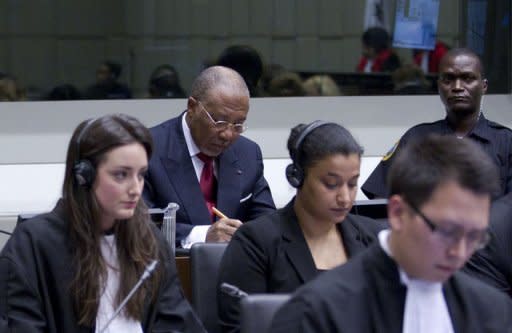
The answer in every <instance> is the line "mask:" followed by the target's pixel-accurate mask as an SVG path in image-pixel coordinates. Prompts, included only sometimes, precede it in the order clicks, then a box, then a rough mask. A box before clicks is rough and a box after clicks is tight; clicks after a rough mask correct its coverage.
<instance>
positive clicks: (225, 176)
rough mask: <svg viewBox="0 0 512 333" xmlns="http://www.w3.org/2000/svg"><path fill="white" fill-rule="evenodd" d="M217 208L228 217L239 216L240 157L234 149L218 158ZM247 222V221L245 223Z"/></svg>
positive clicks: (241, 174) (229, 149)
mask: <svg viewBox="0 0 512 333" xmlns="http://www.w3.org/2000/svg"><path fill="white" fill-rule="evenodd" d="M217 163H218V165H217V186H218V189H217V207H218V208H219V210H220V211H222V212H223V213H224V214H225V215H226V216H228V217H234V216H236V215H237V210H238V206H239V204H240V198H241V194H242V193H241V188H240V177H243V176H244V175H243V173H242V170H240V169H239V167H238V156H237V155H236V154H235V151H234V149H232V148H228V149H227V150H226V151H224V152H223V153H222V154H221V155H220V156H219V157H218V158H217ZM243 222H246V221H243Z"/></svg>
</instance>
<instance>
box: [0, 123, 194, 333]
mask: <svg viewBox="0 0 512 333" xmlns="http://www.w3.org/2000/svg"><path fill="white" fill-rule="evenodd" d="M152 149H153V146H152V141H151V135H150V133H149V130H148V129H147V128H146V127H144V126H143V125H142V124H141V123H140V122H139V121H138V120H136V119H135V118H133V117H130V116H126V115H107V116H103V117H100V118H96V119H91V120H88V121H84V122H82V123H81V124H80V125H79V126H78V127H77V128H76V129H75V131H74V133H73V135H72V137H71V140H70V142H69V146H68V152H67V157H66V168H65V175H64V184H63V188H62V198H61V199H60V200H59V201H58V203H57V205H56V206H55V208H54V209H53V210H52V211H51V212H50V213H47V214H43V215H39V216H36V217H34V218H33V219H31V220H28V221H25V222H23V223H21V224H19V225H18V226H17V227H16V229H15V231H14V233H13V235H12V236H11V238H10V239H9V241H8V242H7V244H6V245H5V247H4V249H3V250H2V252H1V254H0V271H1V272H5V273H6V274H5V275H3V276H2V278H0V290H2V291H5V295H6V297H5V298H2V302H5V303H4V304H6V306H5V307H0V317H1V318H7V322H8V327H9V328H10V329H11V330H12V331H13V332H48V333H57V332H100V331H101V330H102V328H104V327H105V326H106V325H107V324H108V323H109V318H114V320H113V321H111V322H110V325H109V326H108V329H107V330H106V331H105V332H138V333H139V332H143V331H144V332H156V331H162V332H163V331H165V332H170V331H173V332H178V331H179V332H204V330H203V328H202V326H201V324H200V322H199V321H198V319H197V317H196V316H195V314H194V313H193V311H192V309H191V307H190V306H189V304H188V302H187V301H186V300H185V298H184V296H183V292H182V290H181V287H180V284H179V282H178V277H177V273H176V266H175V261H174V258H173V254H172V252H171V249H170V247H169V244H168V243H167V241H166V240H165V239H164V238H163V235H162V234H161V232H160V231H159V230H158V229H157V228H156V227H155V225H154V224H153V223H151V222H150V221H149V214H148V211H147V208H146V205H145V204H144V201H143V200H141V195H142V188H143V186H144V174H145V172H146V171H147V168H148V158H149V157H150V156H151V152H152ZM155 260H156V261H157V262H156V266H154V261H155ZM150 267H153V270H152V274H150V275H149V276H148V277H147V278H146V279H145V280H144V282H143V284H142V286H141V288H139V289H138V290H137V291H136V292H135V293H134V294H133V296H132V297H131V298H130V299H129V300H128V302H127V303H126V306H125V307H124V308H123V309H122V311H121V312H120V313H119V315H117V316H115V317H114V313H115V309H116V308H118V307H119V306H120V304H121V301H122V300H123V299H124V298H125V297H126V296H127V295H128V294H129V293H130V291H131V290H132V288H133V287H134V286H135V285H136V284H137V282H138V281H140V278H141V276H142V275H143V273H146V272H149V271H150ZM2 311H5V312H2Z"/></svg>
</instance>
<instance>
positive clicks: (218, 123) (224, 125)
mask: <svg viewBox="0 0 512 333" xmlns="http://www.w3.org/2000/svg"><path fill="white" fill-rule="evenodd" d="M197 103H198V104H199V105H200V106H201V108H202V109H203V111H204V112H205V113H206V115H207V116H208V118H209V119H210V121H211V122H212V124H213V126H214V127H215V129H216V130H217V131H219V132H222V131H225V130H227V129H228V128H230V127H231V128H232V129H233V132H235V133H237V134H241V133H243V132H245V130H247V126H246V125H245V124H240V123H239V124H233V123H230V122H229V121H225V120H215V119H213V117H212V115H211V114H210V112H208V110H206V108H205V107H204V105H203V103H201V101H197Z"/></svg>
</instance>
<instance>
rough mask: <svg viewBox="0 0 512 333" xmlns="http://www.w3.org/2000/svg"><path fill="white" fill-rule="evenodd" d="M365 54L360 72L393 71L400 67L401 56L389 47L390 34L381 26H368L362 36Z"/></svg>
mask: <svg viewBox="0 0 512 333" xmlns="http://www.w3.org/2000/svg"><path fill="white" fill-rule="evenodd" d="M361 41H362V43H363V55H362V57H361V59H360V60H359V64H358V65H357V71H358V72H364V73H374V72H392V71H394V70H395V69H397V68H399V67H400V58H398V56H397V55H396V54H395V53H394V52H393V51H392V50H391V48H390V47H389V41H390V38H389V34H388V32H387V31H386V30H384V29H383V28H380V27H372V28H368V29H367V30H366V31H365V32H364V33H363V36H362V37H361Z"/></svg>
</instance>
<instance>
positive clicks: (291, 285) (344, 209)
mask: <svg viewBox="0 0 512 333" xmlns="http://www.w3.org/2000/svg"><path fill="white" fill-rule="evenodd" d="M288 150H289V152H290V157H291V158H292V161H293V163H292V164H290V165H289V166H288V168H287V169H286V177H287V179H288V182H289V183H290V185H291V186H293V187H295V188H297V192H296V195H295V197H294V198H293V199H292V200H291V201H290V202H289V203H288V204H287V205H286V206H285V207H284V208H281V209H279V210H277V211H276V212H274V213H270V214H267V215H264V216H262V217H260V218H258V219H256V220H253V221H250V222H247V223H245V224H243V225H242V226H241V227H240V228H239V229H238V230H237V232H236V233H235V235H234V236H233V238H232V239H231V242H230V243H229V245H228V247H227V249H226V251H225V253H224V257H223V259H222V262H221V267H220V270H219V272H220V273H219V280H218V281H219V284H222V283H224V282H227V283H229V284H231V285H234V286H236V287H238V288H240V289H241V290H243V291H244V292H247V293H250V294H252V293H291V292H293V291H294V290H295V289H296V288H298V287H299V286H301V285H302V284H304V283H306V282H308V281H310V280H311V279H313V278H314V277H315V276H317V275H318V274H320V273H321V272H322V271H325V270H329V269H331V268H333V267H335V266H338V265H340V264H343V263H345V262H346V261H347V260H349V258H351V257H352V256H354V255H356V254H357V253H360V252H361V251H362V250H363V249H365V248H366V247H367V246H369V244H371V243H372V242H374V241H376V235H377V233H378V231H379V230H380V229H381V226H380V225H379V224H377V222H376V221H374V220H371V219H369V218H366V217H362V216H356V215H352V214H350V213H349V211H350V210H351V208H352V205H353V203H354V200H355V197H356V193H357V182H358V179H359V174H360V165H361V155H362V153H363V149H362V147H361V146H360V145H359V144H358V143H357V142H356V140H355V139H354V138H353V136H352V135H351V134H350V132H349V131H347V130H346V129H345V128H344V127H342V126H340V125H338V124H335V123H327V122H323V121H315V122H313V123H311V124H308V125H305V124H300V125H297V126H295V127H294V128H293V129H292V131H291V133H290V137H289V139H288ZM217 300H218V304H219V307H218V309H219V319H220V324H221V327H222V328H223V330H224V331H225V332H237V331H238V330H239V320H240V318H239V299H238V298H235V297H233V296H230V295H227V294H224V293H223V292H221V290H220V289H219V291H218V297H217Z"/></svg>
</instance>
